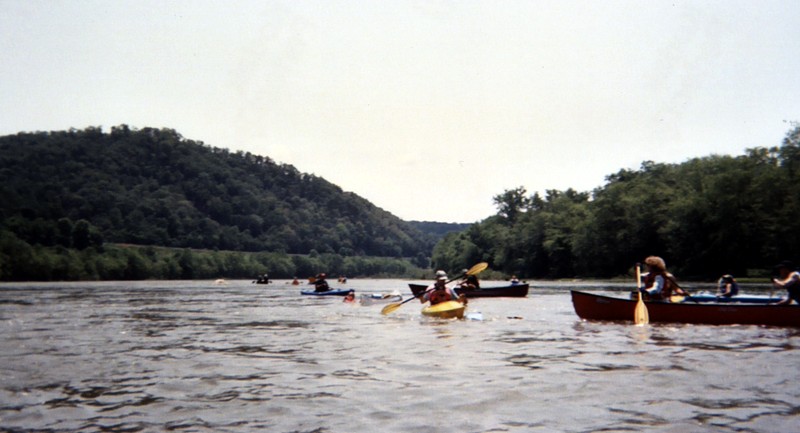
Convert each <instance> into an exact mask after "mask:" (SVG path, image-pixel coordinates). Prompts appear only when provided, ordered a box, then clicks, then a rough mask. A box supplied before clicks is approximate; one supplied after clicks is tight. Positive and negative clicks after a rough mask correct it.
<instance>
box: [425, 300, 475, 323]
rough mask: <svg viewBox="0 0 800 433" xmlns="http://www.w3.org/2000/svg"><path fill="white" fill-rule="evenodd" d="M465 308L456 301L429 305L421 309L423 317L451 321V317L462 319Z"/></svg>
mask: <svg viewBox="0 0 800 433" xmlns="http://www.w3.org/2000/svg"><path fill="white" fill-rule="evenodd" d="M466 308H467V306H466V305H464V304H462V303H460V302H456V301H445V302H440V303H438V304H436V305H429V306H427V307H425V308H423V309H422V315H423V316H429V317H439V318H441V319H451V318H453V317H458V318H459V319H462V318H464V309H466Z"/></svg>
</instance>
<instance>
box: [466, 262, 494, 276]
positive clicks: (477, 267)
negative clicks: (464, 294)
mask: <svg viewBox="0 0 800 433" xmlns="http://www.w3.org/2000/svg"><path fill="white" fill-rule="evenodd" d="M488 267H489V264H488V263H486V262H480V263H478V264H476V265H475V266H473V267H471V268H469V270H468V271H467V275H477V274H480V273H481V272H483V271H484V270H486V268H488Z"/></svg>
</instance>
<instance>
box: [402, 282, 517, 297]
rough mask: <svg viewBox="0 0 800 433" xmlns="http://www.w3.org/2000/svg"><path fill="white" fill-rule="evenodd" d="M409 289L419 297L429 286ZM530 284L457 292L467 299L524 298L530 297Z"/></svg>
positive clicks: (459, 289)
mask: <svg viewBox="0 0 800 433" xmlns="http://www.w3.org/2000/svg"><path fill="white" fill-rule="evenodd" d="M408 287H409V288H410V289H411V293H413V294H414V296H419V295H420V294H421V293H422V292H424V291H425V289H427V288H428V286H426V285H424V284H410V283H409V285H408ZM529 288H530V285H528V284H512V285H509V286H501V287H486V288H481V289H479V290H464V289H461V288H458V287H456V288H455V291H456V294H458V295H461V294H463V295H466V296H467V298H524V297H526V296H528V289H529Z"/></svg>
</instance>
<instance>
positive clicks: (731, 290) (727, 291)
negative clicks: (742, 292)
mask: <svg viewBox="0 0 800 433" xmlns="http://www.w3.org/2000/svg"><path fill="white" fill-rule="evenodd" d="M738 294H739V283H737V282H736V279H735V278H733V275H730V274H725V275H723V276H722V277H721V278H720V279H719V282H718V283H717V297H718V298H725V299H730V298H731V297H732V296H736V295H738Z"/></svg>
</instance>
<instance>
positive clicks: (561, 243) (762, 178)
mask: <svg viewBox="0 0 800 433" xmlns="http://www.w3.org/2000/svg"><path fill="white" fill-rule="evenodd" d="M567 168H568V167H565V169H567ZM495 203H496V204H497V207H498V212H497V214H496V215H494V216H492V217H490V218H487V219H486V220H483V221H481V222H480V223H478V224H475V225H473V226H472V227H470V228H469V229H468V230H466V231H464V232H460V233H450V234H448V235H447V236H446V237H445V238H444V240H443V241H441V242H440V243H439V244H438V245H437V246H436V248H435V249H434V252H433V262H434V265H435V266H437V267H441V268H445V269H458V268H460V267H463V264H464V263H474V262H476V261H479V260H486V261H489V262H490V263H492V266H493V268H494V269H497V270H502V271H504V272H506V273H515V274H517V275H518V276H521V277H522V276H524V277H528V278H531V277H533V278H535V277H545V278H567V277H574V276H584V277H600V278H603V277H612V276H616V275H621V274H625V273H627V272H628V271H629V270H630V269H631V267H632V266H633V264H634V263H635V262H637V261H641V260H643V259H644V257H646V256H648V255H651V254H656V255H660V256H662V257H664V258H665V259H666V260H667V264H668V265H669V266H670V270H671V271H672V272H674V273H675V274H677V275H679V276H681V277H684V278H690V277H691V278H716V277H719V276H720V275H722V274H724V273H732V274H734V275H737V276H747V275H749V276H768V275H769V273H770V269H771V268H772V266H773V265H774V264H775V263H778V262H779V261H781V260H786V259H789V260H793V261H794V262H795V263H800V127H798V126H797V125H794V128H793V129H792V130H790V131H789V132H788V133H787V135H786V137H785V139H784V140H783V143H782V144H781V146H779V147H757V148H753V149H749V150H747V152H746V153H745V154H744V155H740V156H724V155H713V156H708V157H703V158H695V159H691V160H689V161H686V162H684V163H681V164H660V163H655V162H652V161H647V162H644V163H643V164H642V166H641V168H640V169H638V170H620V171H619V172H617V173H615V174H612V175H610V176H608V177H607V182H606V184H605V185H603V186H601V187H599V188H597V189H595V190H594V191H592V192H577V191H574V190H572V189H568V190H566V191H558V190H548V191H547V192H546V194H545V195H544V196H541V195H539V194H538V193H537V194H533V195H529V194H528V193H527V191H526V190H525V188H521V187H520V188H516V189H512V190H507V191H505V192H504V193H502V194H499V195H497V196H496V197H495Z"/></svg>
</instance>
